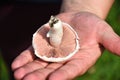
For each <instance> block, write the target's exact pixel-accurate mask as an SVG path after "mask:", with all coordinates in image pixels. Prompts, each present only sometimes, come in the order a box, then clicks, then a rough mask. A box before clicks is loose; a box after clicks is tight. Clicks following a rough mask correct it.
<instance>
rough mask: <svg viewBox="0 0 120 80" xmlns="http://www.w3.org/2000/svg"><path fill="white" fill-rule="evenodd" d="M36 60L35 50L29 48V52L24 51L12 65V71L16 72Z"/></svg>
mask: <svg viewBox="0 0 120 80" xmlns="http://www.w3.org/2000/svg"><path fill="white" fill-rule="evenodd" d="M34 58H35V56H34V54H33V49H32V47H29V48H28V49H27V50H25V51H23V52H22V53H21V54H20V55H19V56H18V57H17V58H16V59H15V60H14V61H13V63H12V65H11V67H12V70H15V69H17V68H19V67H21V66H23V65H25V64H27V63H28V62H31V61H33V60H34Z"/></svg>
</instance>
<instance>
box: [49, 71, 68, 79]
mask: <svg viewBox="0 0 120 80" xmlns="http://www.w3.org/2000/svg"><path fill="white" fill-rule="evenodd" d="M63 73H64V71H63V72H62V71H57V72H54V73H52V74H51V75H50V76H49V80H66V79H67V77H65V75H64V74H63Z"/></svg>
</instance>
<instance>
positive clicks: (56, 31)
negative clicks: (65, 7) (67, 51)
mask: <svg viewBox="0 0 120 80" xmlns="http://www.w3.org/2000/svg"><path fill="white" fill-rule="evenodd" d="M49 26H50V30H49V31H48V33H47V35H46V36H47V37H48V38H49V41H50V44H51V45H52V46H53V47H59V45H60V44H61V41H62V37H63V26H62V22H61V20H60V19H58V18H56V17H54V16H51V18H50V20H49Z"/></svg>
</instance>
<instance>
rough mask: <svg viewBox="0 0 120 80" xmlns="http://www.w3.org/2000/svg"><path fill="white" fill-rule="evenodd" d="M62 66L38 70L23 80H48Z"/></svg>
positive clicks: (51, 66) (50, 65)
mask: <svg viewBox="0 0 120 80" xmlns="http://www.w3.org/2000/svg"><path fill="white" fill-rule="evenodd" d="M60 66H62V64H61V63H52V64H49V65H48V66H47V67H46V68H43V69H39V70H36V71H34V72H32V73H30V74H28V75H27V76H25V77H24V79H23V80H47V78H48V76H49V74H50V73H52V72H53V71H54V70H56V69H57V68H59V67H60Z"/></svg>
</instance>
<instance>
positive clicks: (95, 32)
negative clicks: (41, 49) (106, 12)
mask: <svg viewBox="0 0 120 80" xmlns="http://www.w3.org/2000/svg"><path fill="white" fill-rule="evenodd" d="M57 17H59V18H60V19H61V20H62V21H64V22H66V23H68V24H70V25H71V26H72V27H73V28H74V29H75V30H76V32H77V33H78V36H79V41H80V50H79V51H78V52H77V53H76V54H75V55H74V56H73V57H72V58H71V59H70V60H68V61H65V62H59V63H50V62H45V61H42V60H40V59H38V58H36V57H35V55H34V51H33V48H32V47H30V48H28V49H26V50H25V51H23V52H22V53H21V54H20V55H19V56H18V57H17V58H16V59H15V60H14V61H13V63H12V69H13V71H14V77H15V78H16V79H17V80H46V79H48V80H68V79H73V78H75V77H76V76H80V75H82V74H84V73H85V72H86V71H87V70H88V69H89V68H90V67H91V66H92V65H94V63H95V62H96V61H97V59H98V58H99V57H100V55H101V53H102V52H103V47H102V46H104V47H105V48H106V49H108V50H110V51H111V52H113V53H115V54H117V55H120V37H119V36H118V35H117V34H115V32H114V31H113V30H112V28H111V27H110V26H109V25H108V24H107V23H106V22H105V21H104V20H102V19H100V18H99V17H97V16H96V15H94V14H92V13H88V12H80V13H62V14H59V15H57ZM41 46H43V45H41Z"/></svg>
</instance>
